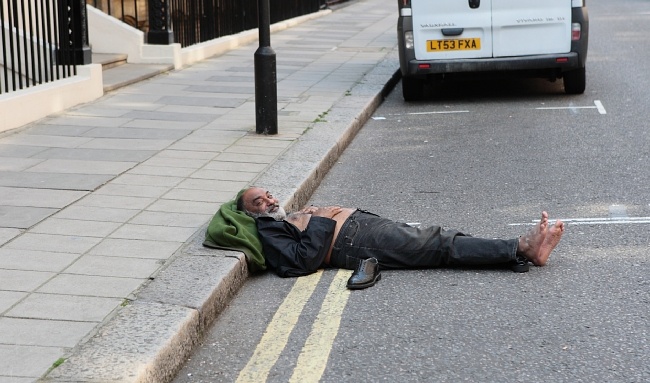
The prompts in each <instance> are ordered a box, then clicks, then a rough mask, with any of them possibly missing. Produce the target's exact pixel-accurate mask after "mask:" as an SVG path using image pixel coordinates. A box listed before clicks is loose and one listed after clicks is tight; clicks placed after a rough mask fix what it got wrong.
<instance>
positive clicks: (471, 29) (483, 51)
mask: <svg viewBox="0 0 650 383" xmlns="http://www.w3.org/2000/svg"><path fill="white" fill-rule="evenodd" d="M492 1H495V0H411V9H412V10H413V42H414V44H415V47H414V48H415V58H416V59H417V60H439V59H456V58H479V57H492V14H491V8H492ZM544 1H546V0H541V1H540V2H544ZM555 1H557V0H555ZM567 1H570V0H567Z"/></svg>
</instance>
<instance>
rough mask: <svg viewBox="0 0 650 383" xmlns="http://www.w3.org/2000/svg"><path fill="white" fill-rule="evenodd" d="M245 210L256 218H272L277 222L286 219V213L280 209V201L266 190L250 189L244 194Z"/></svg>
mask: <svg viewBox="0 0 650 383" xmlns="http://www.w3.org/2000/svg"><path fill="white" fill-rule="evenodd" d="M243 201H244V209H246V210H247V211H248V212H249V213H252V215H253V216H254V217H272V218H274V219H276V220H283V219H285V218H286V216H287V215H286V213H285V211H284V209H283V208H282V207H280V201H278V199H277V198H275V197H273V195H272V194H271V193H270V192H269V191H268V190H265V189H262V188H250V189H248V190H246V191H245V192H244V194H243Z"/></svg>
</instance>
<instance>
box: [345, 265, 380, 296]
mask: <svg viewBox="0 0 650 383" xmlns="http://www.w3.org/2000/svg"><path fill="white" fill-rule="evenodd" d="M380 279H381V272H379V263H378V262H377V259H376V258H368V259H364V260H362V261H361V262H359V266H358V267H357V269H356V270H355V271H354V273H352V276H351V277H350V279H348V285H347V287H348V289H350V290H359V289H365V288H366V287H370V286H374V285H375V283H377V281H378V280H380Z"/></svg>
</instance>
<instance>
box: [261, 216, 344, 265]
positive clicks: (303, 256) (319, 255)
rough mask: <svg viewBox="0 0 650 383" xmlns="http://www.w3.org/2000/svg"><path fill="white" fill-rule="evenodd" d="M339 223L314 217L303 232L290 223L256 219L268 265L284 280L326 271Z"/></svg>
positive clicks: (262, 218)
mask: <svg viewBox="0 0 650 383" xmlns="http://www.w3.org/2000/svg"><path fill="white" fill-rule="evenodd" d="M335 227H336V221H334V220H333V219H330V218H325V217H316V216H312V217H311V219H310V220H309V224H308V225H307V228H306V229H305V230H304V231H300V230H299V229H298V228H297V227H296V226H294V225H293V224H291V223H289V222H287V221H276V220H274V219H273V218H270V217H261V218H257V233H258V235H259V238H260V239H261V241H262V246H263V249H264V257H265V258H266V265H267V266H269V267H270V268H272V269H273V270H275V272H276V273H277V274H278V275H279V276H281V277H299V276H302V275H308V274H311V273H314V272H316V270H318V269H319V268H322V267H324V266H325V265H324V260H325V257H326V256H327V252H328V251H329V248H330V244H331V243H332V238H333V237H334V229H335Z"/></svg>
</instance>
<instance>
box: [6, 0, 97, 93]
mask: <svg viewBox="0 0 650 383" xmlns="http://www.w3.org/2000/svg"><path fill="white" fill-rule="evenodd" d="M73 2H74V0H0V23H1V25H0V44H1V45H2V54H1V55H0V94H1V93H8V92H12V91H16V90H19V89H25V88H29V87H31V86H36V85H39V84H43V83H47V82H51V81H54V80H59V79H62V78H66V77H70V76H73V75H76V74H77V68H76V64H77V63H78V62H79V61H78V60H77V59H78V57H76V55H77V53H78V52H77V49H76V48H77V46H78V44H77V43H78V42H81V41H87V31H86V30H85V29H83V28H80V27H79V25H81V23H80V19H81V18H83V19H85V14H81V13H80V12H82V10H80V9H79V7H78V6H75V4H73ZM84 10H85V9H84ZM84 36H85V40H84ZM85 53H86V52H82V55H84V54H85ZM81 59H82V60H83V59H84V57H82V58H81Z"/></svg>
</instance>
